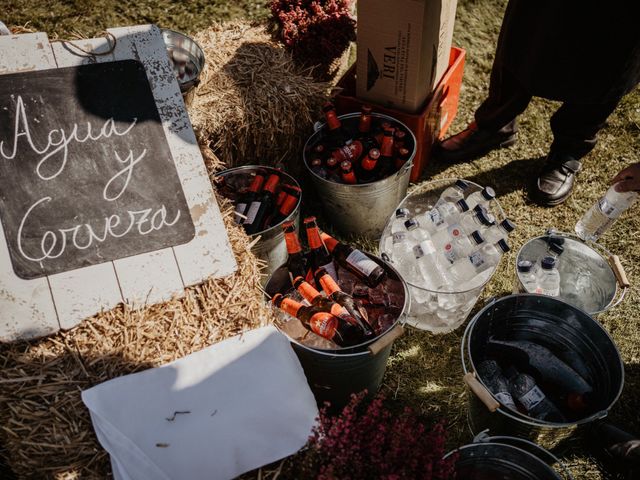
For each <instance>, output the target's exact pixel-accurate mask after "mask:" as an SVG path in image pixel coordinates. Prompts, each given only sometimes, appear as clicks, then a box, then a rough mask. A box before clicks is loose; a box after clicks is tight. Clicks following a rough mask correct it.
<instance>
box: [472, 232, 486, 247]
mask: <svg viewBox="0 0 640 480" xmlns="http://www.w3.org/2000/svg"><path fill="white" fill-rule="evenodd" d="M470 237H471V238H473V241H474V242H476V245H480V244H481V243H484V237H483V236H482V235H480V232H479V231H477V230H476V231H475V232H471V235H470Z"/></svg>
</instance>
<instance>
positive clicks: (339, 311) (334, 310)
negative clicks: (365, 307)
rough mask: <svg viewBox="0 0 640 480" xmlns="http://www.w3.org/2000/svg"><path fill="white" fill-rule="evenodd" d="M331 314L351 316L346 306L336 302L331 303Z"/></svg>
mask: <svg viewBox="0 0 640 480" xmlns="http://www.w3.org/2000/svg"><path fill="white" fill-rule="evenodd" d="M331 314H332V315H335V316H336V317H350V315H349V312H348V311H347V309H346V308H344V307H343V306H342V305H340V304H338V303H334V304H333V305H331Z"/></svg>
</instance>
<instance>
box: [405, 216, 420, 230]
mask: <svg viewBox="0 0 640 480" xmlns="http://www.w3.org/2000/svg"><path fill="white" fill-rule="evenodd" d="M418 225H419V223H418V221H417V220H416V219H415V218H410V219H409V220H407V221H406V222H404V228H406V229H407V230H413V229H414V228H418Z"/></svg>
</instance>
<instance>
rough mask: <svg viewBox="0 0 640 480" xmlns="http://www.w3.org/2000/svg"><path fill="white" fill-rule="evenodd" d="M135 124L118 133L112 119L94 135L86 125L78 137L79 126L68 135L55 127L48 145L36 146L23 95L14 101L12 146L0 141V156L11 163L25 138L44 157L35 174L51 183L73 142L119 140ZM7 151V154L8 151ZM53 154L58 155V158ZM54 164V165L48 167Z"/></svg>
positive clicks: (63, 164) (61, 168) (59, 170)
mask: <svg viewBox="0 0 640 480" xmlns="http://www.w3.org/2000/svg"><path fill="white" fill-rule="evenodd" d="M137 122H138V119H137V118H134V119H133V122H132V123H130V124H129V125H127V126H126V128H124V130H118V128H117V127H116V124H115V121H114V119H113V118H109V119H108V120H107V121H105V122H104V124H103V125H102V128H100V129H99V131H97V133H95V134H94V132H93V127H92V125H91V123H90V122H87V124H86V125H87V126H86V133H85V134H84V136H81V133H79V132H78V130H79V127H78V124H76V123H74V124H73V125H72V127H71V131H70V132H68V133H67V132H66V131H65V130H64V129H63V128H54V129H53V130H50V131H49V133H48V134H47V136H46V137H47V145H46V146H44V147H42V146H41V147H38V146H37V145H36V144H35V143H34V141H33V138H32V137H31V129H30V126H29V118H28V116H27V114H26V111H25V108H24V101H23V100H22V96H20V95H18V99H17V101H16V119H15V124H14V128H13V147H7V146H6V145H5V141H4V140H2V141H0V156H2V157H4V158H5V159H6V160H13V159H14V158H15V157H16V154H17V152H18V143H19V140H20V139H21V138H23V137H24V139H25V141H26V142H27V144H28V146H29V147H30V148H31V150H32V151H34V152H35V153H36V154H38V155H43V156H42V158H40V160H39V161H38V164H37V165H36V173H37V175H38V176H39V177H40V178H41V179H42V180H51V179H53V178H55V177H57V176H58V175H60V173H61V172H62V171H63V170H64V167H65V166H66V164H67V159H68V155H69V144H71V143H72V142H76V143H85V142H87V141H89V140H91V141H94V142H95V141H98V140H100V139H103V138H110V137H111V136H113V135H116V136H119V137H122V136H125V135H127V134H128V133H129V132H130V131H131V129H132V128H133V127H134V126H135V125H136V123H137ZM7 150H8V151H7ZM56 154H60V155H57V156H56ZM51 163H53V166H49V165H50V164H51Z"/></svg>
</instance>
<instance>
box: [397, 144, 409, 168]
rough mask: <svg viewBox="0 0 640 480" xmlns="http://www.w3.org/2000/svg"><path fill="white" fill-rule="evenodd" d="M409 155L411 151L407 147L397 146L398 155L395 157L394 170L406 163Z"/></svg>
mask: <svg viewBox="0 0 640 480" xmlns="http://www.w3.org/2000/svg"><path fill="white" fill-rule="evenodd" d="M410 156H411V152H410V151H409V149H408V148H404V147H402V148H399V149H398V156H397V157H396V161H395V166H396V170H400V169H401V168H402V166H403V165H404V164H405V163H406V161H407V160H409V157H410Z"/></svg>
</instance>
